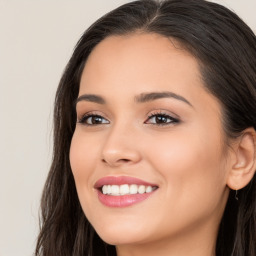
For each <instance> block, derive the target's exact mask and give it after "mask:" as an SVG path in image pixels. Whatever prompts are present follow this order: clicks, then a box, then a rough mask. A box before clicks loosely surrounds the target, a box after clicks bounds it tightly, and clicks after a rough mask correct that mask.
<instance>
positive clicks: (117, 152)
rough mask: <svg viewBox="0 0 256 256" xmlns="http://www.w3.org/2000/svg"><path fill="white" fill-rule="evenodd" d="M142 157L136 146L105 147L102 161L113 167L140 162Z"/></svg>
mask: <svg viewBox="0 0 256 256" xmlns="http://www.w3.org/2000/svg"><path fill="white" fill-rule="evenodd" d="M112 146H113V145H112ZM140 159H141V158H140V154H139V152H138V151H137V150H136V149H135V148H122V147H119V148H117V147H116V148H115V149H113V148H110V147H105V149H104V151H103V154H102V162H103V163H105V164H107V165H109V166H112V167H118V166H121V165H127V164H134V163H137V162H139V161H140Z"/></svg>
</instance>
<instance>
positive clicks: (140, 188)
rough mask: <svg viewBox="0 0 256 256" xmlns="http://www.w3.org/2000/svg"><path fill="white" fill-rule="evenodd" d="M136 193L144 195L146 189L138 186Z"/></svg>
mask: <svg viewBox="0 0 256 256" xmlns="http://www.w3.org/2000/svg"><path fill="white" fill-rule="evenodd" d="M138 192H139V194H144V193H145V192H146V187H145V186H144V185H140V186H139V189H138Z"/></svg>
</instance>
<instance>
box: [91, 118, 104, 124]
mask: <svg viewBox="0 0 256 256" xmlns="http://www.w3.org/2000/svg"><path fill="white" fill-rule="evenodd" d="M101 122H102V118H101V117H99V116H94V117H93V118H92V123H93V124H100V123H101Z"/></svg>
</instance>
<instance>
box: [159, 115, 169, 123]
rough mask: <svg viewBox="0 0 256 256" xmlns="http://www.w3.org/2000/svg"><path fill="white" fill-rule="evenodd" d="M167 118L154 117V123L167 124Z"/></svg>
mask: <svg viewBox="0 0 256 256" xmlns="http://www.w3.org/2000/svg"><path fill="white" fill-rule="evenodd" d="M167 122H168V118H167V117H166V116H156V123H167Z"/></svg>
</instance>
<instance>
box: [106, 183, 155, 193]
mask: <svg viewBox="0 0 256 256" xmlns="http://www.w3.org/2000/svg"><path fill="white" fill-rule="evenodd" d="M154 189H156V187H152V186H144V185H136V184H132V185H128V184H123V185H120V186H119V185H104V186H103V187H102V193H103V194H105V195H112V196H120V195H127V194H137V193H139V194H143V193H150V192H152V191H153V190H154Z"/></svg>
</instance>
